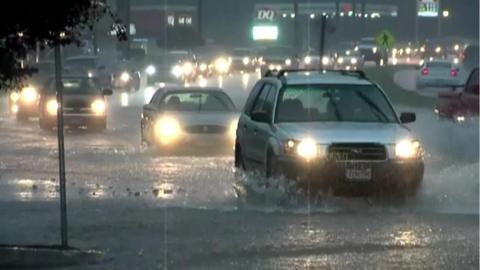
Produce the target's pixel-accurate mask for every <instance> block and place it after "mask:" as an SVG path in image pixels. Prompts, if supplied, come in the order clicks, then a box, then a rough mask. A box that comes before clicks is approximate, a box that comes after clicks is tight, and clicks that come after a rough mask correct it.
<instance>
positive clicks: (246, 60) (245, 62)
mask: <svg viewBox="0 0 480 270" xmlns="http://www.w3.org/2000/svg"><path fill="white" fill-rule="evenodd" d="M242 62H243V64H244V65H245V66H246V65H248V64H250V58H248V57H245V58H243V59H242Z"/></svg>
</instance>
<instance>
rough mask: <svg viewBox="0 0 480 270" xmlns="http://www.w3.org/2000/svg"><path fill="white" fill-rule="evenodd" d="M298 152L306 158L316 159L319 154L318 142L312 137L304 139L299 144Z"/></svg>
mask: <svg viewBox="0 0 480 270" xmlns="http://www.w3.org/2000/svg"><path fill="white" fill-rule="evenodd" d="M297 154H298V155H299V156H300V157H302V158H304V159H306V160H311V159H314V158H315V157H317V154H318V150H317V144H316V143H315V141H314V140H312V139H304V140H302V141H300V143H299V144H298V145H297Z"/></svg>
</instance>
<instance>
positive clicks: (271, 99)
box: [263, 85, 277, 117]
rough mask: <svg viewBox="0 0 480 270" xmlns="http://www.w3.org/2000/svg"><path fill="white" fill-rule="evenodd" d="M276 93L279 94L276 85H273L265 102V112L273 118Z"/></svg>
mask: <svg viewBox="0 0 480 270" xmlns="http://www.w3.org/2000/svg"><path fill="white" fill-rule="evenodd" d="M276 93H277V91H276V87H275V86H274V85H271V86H270V89H269V91H268V94H267V97H266V99H265V102H264V103H263V111H265V112H266V113H268V115H270V117H272V113H273V107H274V104H275V97H276Z"/></svg>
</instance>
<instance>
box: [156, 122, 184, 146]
mask: <svg viewBox="0 0 480 270" xmlns="http://www.w3.org/2000/svg"><path fill="white" fill-rule="evenodd" d="M154 132H155V137H156V138H157V140H158V141H159V142H160V143H162V144H169V143H171V142H173V141H175V140H176V139H177V138H178V136H179V135H180V124H179V123H178V121H177V120H176V119H174V118H172V117H162V118H160V119H158V120H157V122H156V123H155V127H154Z"/></svg>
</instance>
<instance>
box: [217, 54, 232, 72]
mask: <svg viewBox="0 0 480 270" xmlns="http://www.w3.org/2000/svg"><path fill="white" fill-rule="evenodd" d="M229 68H230V64H229V62H228V60H227V59H225V58H223V57H220V58H218V59H217V60H216V61H215V70H216V71H217V72H218V73H227V72H228V69H229Z"/></svg>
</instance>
